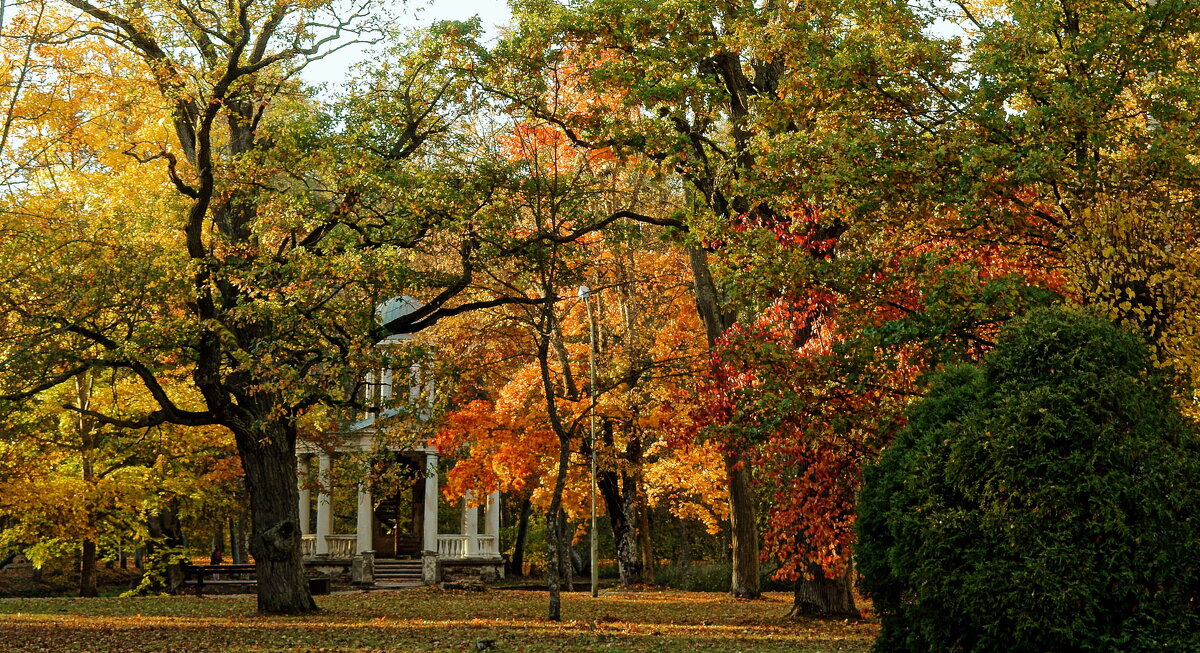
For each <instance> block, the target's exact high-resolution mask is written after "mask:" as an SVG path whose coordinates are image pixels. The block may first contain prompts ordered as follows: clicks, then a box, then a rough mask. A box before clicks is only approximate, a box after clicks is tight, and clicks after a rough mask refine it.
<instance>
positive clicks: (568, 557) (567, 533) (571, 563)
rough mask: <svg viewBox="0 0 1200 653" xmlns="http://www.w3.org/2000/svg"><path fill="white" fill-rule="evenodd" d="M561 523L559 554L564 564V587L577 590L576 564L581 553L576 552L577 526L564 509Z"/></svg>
mask: <svg viewBox="0 0 1200 653" xmlns="http://www.w3.org/2000/svg"><path fill="white" fill-rule="evenodd" d="M559 524H561V525H562V531H561V532H560V533H559V536H558V541H559V542H560V543H561V545H560V546H561V549H560V550H561V553H560V554H559V557H558V560H559V564H561V565H562V570H561V571H562V587H563V588H564V589H566V590H567V591H568V592H574V591H575V566H576V562H581V561H578V558H579V554H578V553H576V552H575V543H574V541H573V540H574V539H575V537H574V535H575V527H574V525H573V524H571V521H570V520H569V519H567V511H566V510H563V511H562V514H561V516H560V517H559Z"/></svg>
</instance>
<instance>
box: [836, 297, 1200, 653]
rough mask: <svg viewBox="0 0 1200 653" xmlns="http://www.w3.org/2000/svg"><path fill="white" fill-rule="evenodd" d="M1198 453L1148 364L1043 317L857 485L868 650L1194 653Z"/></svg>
mask: <svg viewBox="0 0 1200 653" xmlns="http://www.w3.org/2000/svg"><path fill="white" fill-rule="evenodd" d="M1197 487H1200V455H1198V447H1197V440H1196V434H1195V432H1194V431H1192V430H1191V429H1190V428H1189V426H1188V424H1187V423H1186V422H1185V421H1184V419H1183V418H1182V417H1181V415H1180V413H1179V410H1178V407H1177V405H1176V403H1175V401H1174V400H1173V398H1172V395H1171V393H1170V390H1169V388H1168V387H1167V385H1166V382H1165V379H1164V377H1163V375H1162V374H1161V373H1160V371H1159V370H1158V369H1156V367H1155V366H1154V364H1153V362H1152V358H1151V354H1150V352H1149V351H1148V350H1147V348H1146V347H1145V345H1144V344H1143V343H1142V342H1140V341H1139V340H1138V339H1137V338H1136V337H1135V336H1133V335H1131V334H1129V333H1127V332H1125V331H1122V330H1121V329H1119V328H1117V327H1116V326H1114V325H1112V324H1111V323H1109V322H1108V321H1106V320H1103V319H1101V318H1099V317H1095V316H1091V315H1087V314H1081V313H1077V312H1069V311H1066V310H1063V309H1045V310H1039V311H1036V312H1034V313H1031V314H1030V315H1029V316H1027V317H1026V318H1025V319H1023V320H1021V321H1019V322H1018V323H1016V324H1014V325H1012V326H1011V327H1010V328H1009V329H1007V330H1006V332H1005V333H1003V334H1002V335H1001V338H1000V341H999V343H998V345H997V347H996V349H995V350H994V351H993V352H992V353H990V354H989V355H988V356H987V357H986V358H985V359H984V361H983V362H982V364H981V365H979V366H978V367H973V366H964V367H958V368H954V369H950V370H947V371H946V372H944V373H943V374H941V376H940V377H939V378H938V379H936V381H935V382H934V383H933V384H932V386H931V388H930V391H929V393H928V395H927V396H926V398H925V399H923V400H922V401H921V402H920V403H919V404H917V405H916V406H915V407H914V408H913V410H912V411H911V413H910V420H909V425H908V427H907V428H906V429H905V430H904V431H903V432H902V433H901V435H900V436H899V437H898V439H897V440H896V441H895V443H894V444H893V445H892V446H891V447H889V448H888V450H887V451H886V452H885V453H884V454H883V456H882V457H881V459H880V461H879V462H878V464H876V465H874V466H873V467H871V468H869V469H868V470H867V474H866V479H865V484H864V488H863V490H862V493H861V496H860V517H859V526H858V527H859V549H858V568H859V570H860V572H861V573H862V575H863V585H864V589H865V590H866V592H867V594H868V595H869V596H870V597H871V598H872V599H873V601H874V604H875V609H876V611H877V612H878V613H879V615H880V616H881V618H882V621H883V629H882V632H881V634H880V637H879V639H878V640H877V643H876V650H877V651H888V652H892V651H911V652H914V653H930V652H938V651H947V652H948V651H956V652H957V651H962V652H993V651H994V652H997V653H1010V652H1013V651H1030V652H1035V651H1037V652H1040V651H1200V637H1198V636H1197V632H1198V626H1200V624H1198V619H1197V617H1198V614H1197V611H1198V606H1197V601H1198V600H1200V582H1198V579H1197V574H1198V566H1200V565H1198V563H1200V528H1198V520H1200V492H1198V490H1197Z"/></svg>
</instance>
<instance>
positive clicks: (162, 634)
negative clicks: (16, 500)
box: [0, 588, 877, 653]
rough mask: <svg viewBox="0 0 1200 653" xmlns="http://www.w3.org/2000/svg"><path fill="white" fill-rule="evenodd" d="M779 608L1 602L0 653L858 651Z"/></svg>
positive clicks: (449, 601) (428, 593)
mask: <svg viewBox="0 0 1200 653" xmlns="http://www.w3.org/2000/svg"><path fill="white" fill-rule="evenodd" d="M789 600H790V597H789V596H787V595H784V594H772V595H768V597H767V598H765V599H763V600H759V601H739V600H735V599H731V598H728V597H727V596H725V595H721V594H709V593H696V592H675V591H668V592H615V591H613V592H606V593H605V594H602V595H601V597H600V598H598V599H593V598H591V597H590V596H588V595H587V594H586V593H578V594H571V595H564V596H563V616H564V621H563V622H562V623H553V622H549V621H546V620H545V618H544V616H545V610H546V594H545V593H544V592H529V591H519V590H490V591H486V592H465V591H442V590H436V589H432V588H427V589H418V590H408V591H402V592H370V593H358V592H356V593H343V594H335V595H332V596H327V597H320V598H319V599H318V603H319V604H320V606H321V608H322V612H320V613H319V614H317V615H313V616H307V617H260V616H257V615H255V614H254V601H253V599H252V598H250V597H211V598H209V597H205V598H195V597H182V596H175V597H154V598H136V599H128V598H127V599H119V598H112V599H107V598H101V599H0V648H2V649H3V650H5V651H168V652H170V653H181V652H183V651H468V650H470V651H474V650H476V643H477V642H478V641H479V640H494V649H492V650H496V651H529V652H541V651H656V652H657V651H667V652H669V651H689V652H692V651H746V652H755V653H757V652H764V653H765V652H768V651H770V652H776V651H777V652H780V653H782V652H784V651H787V652H789V653H790V652H797V653H799V652H814V653H815V652H818V651H820V652H825V651H863V652H865V651H867V650H869V648H870V643H871V640H872V638H873V637H874V636H875V633H876V631H877V625H876V624H875V623H874V622H870V621H865V622H846V621H841V620H824V621H822V620H797V621H785V620H783V619H782V615H783V614H784V613H785V612H786V610H787V607H788V601H789Z"/></svg>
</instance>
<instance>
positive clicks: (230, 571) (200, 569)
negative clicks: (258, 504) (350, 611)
mask: <svg viewBox="0 0 1200 653" xmlns="http://www.w3.org/2000/svg"><path fill="white" fill-rule="evenodd" d="M253 573H255V571H254V565H186V566H185V567H184V568H183V575H184V582H187V579H193V578H194V579H195V580H196V596H204V585H205V584H206V583H205V579H206V578H208V577H209V576H222V575H244V574H253ZM207 584H208V585H249V586H251V587H253V586H255V585H257V584H258V580H257V579H255V578H229V579H224V580H210V581H208V582H207ZM308 591H309V592H310V593H311V594H315V595H323V594H328V593H329V579H328V578H309V579H308Z"/></svg>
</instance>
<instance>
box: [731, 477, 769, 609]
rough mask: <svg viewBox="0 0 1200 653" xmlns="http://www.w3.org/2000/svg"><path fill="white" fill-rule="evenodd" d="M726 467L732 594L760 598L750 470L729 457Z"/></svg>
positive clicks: (745, 597)
mask: <svg viewBox="0 0 1200 653" xmlns="http://www.w3.org/2000/svg"><path fill="white" fill-rule="evenodd" d="M725 464H726V471H727V472H728V473H729V531H730V535H731V539H730V545H731V547H732V548H733V560H732V563H733V564H732V567H733V577H732V578H731V579H730V583H729V593H730V594H733V595H734V596H736V597H738V598H741V599H757V598H758V597H759V596H761V595H762V593H761V591H760V590H759V586H758V524H757V522H756V520H755V516H754V500H753V495H752V494H751V490H750V470H749V469H747V468H746V466H745V465H744V464H738V459H737V458H736V457H734V456H727V457H726V458H725Z"/></svg>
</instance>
